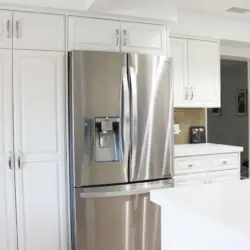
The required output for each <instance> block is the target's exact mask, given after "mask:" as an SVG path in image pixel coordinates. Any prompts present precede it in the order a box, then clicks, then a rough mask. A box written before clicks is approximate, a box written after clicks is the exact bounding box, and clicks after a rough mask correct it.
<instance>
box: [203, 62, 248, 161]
mask: <svg viewBox="0 0 250 250" xmlns="http://www.w3.org/2000/svg"><path fill="white" fill-rule="evenodd" d="M247 88H248V68H247V62H242V61H230V60H222V61H221V93H222V96H221V101H222V102H221V107H222V109H221V116H215V115H213V114H212V110H211V109H208V114H207V131H208V142H211V143H220V144H227V145H235V146H242V147H244V152H243V153H242V161H243V160H246V159H248V116H237V115H236V110H237V108H236V91H237V90H244V89H247Z"/></svg>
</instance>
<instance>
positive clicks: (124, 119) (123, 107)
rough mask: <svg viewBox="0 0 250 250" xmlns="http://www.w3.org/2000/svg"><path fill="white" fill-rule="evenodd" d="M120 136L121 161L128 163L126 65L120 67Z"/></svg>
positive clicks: (128, 108) (128, 119) (127, 88)
mask: <svg viewBox="0 0 250 250" xmlns="http://www.w3.org/2000/svg"><path fill="white" fill-rule="evenodd" d="M121 96H122V98H121V120H122V122H121V137H122V148H123V162H124V163H125V164H128V160H129V148H130V94H129V83H128V76H127V67H123V69H122V94H121Z"/></svg>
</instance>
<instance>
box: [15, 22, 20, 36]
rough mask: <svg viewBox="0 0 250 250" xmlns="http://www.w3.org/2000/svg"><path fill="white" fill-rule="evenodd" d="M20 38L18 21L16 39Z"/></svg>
mask: <svg viewBox="0 0 250 250" xmlns="http://www.w3.org/2000/svg"><path fill="white" fill-rule="evenodd" d="M19 38H20V24H19V21H16V39H19Z"/></svg>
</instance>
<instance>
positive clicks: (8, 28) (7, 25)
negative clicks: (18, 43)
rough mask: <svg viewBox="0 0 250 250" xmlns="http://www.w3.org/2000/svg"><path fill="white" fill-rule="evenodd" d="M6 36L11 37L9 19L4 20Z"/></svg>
mask: <svg viewBox="0 0 250 250" xmlns="http://www.w3.org/2000/svg"><path fill="white" fill-rule="evenodd" d="M6 31H7V38H11V29H10V20H7V21H6Z"/></svg>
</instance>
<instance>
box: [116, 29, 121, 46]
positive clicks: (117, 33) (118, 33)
mask: <svg viewBox="0 0 250 250" xmlns="http://www.w3.org/2000/svg"><path fill="white" fill-rule="evenodd" d="M119 41H120V32H119V30H118V29H116V46H118V45H119Z"/></svg>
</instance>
